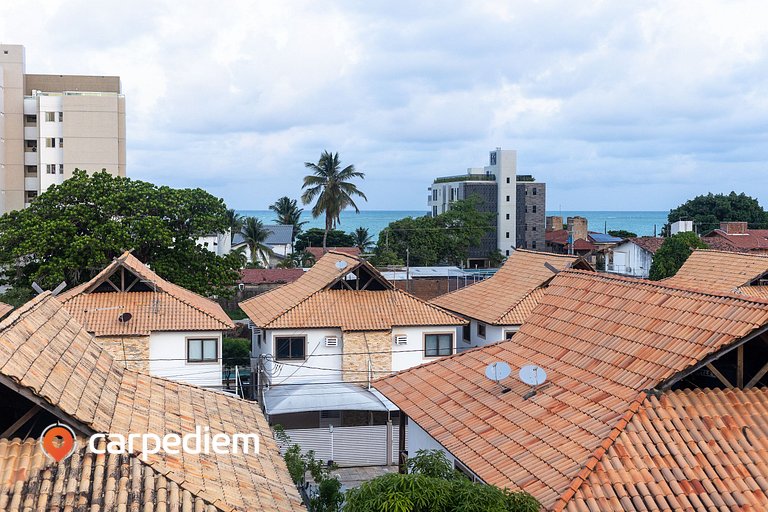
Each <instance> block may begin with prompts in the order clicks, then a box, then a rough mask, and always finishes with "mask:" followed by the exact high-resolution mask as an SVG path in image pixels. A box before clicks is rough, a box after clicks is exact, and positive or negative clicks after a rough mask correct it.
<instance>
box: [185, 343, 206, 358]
mask: <svg viewBox="0 0 768 512" xmlns="http://www.w3.org/2000/svg"><path fill="white" fill-rule="evenodd" d="M187 346H188V347H189V348H188V350H187V359H189V360H190V361H200V360H201V359H202V358H203V343H202V341H201V340H187Z"/></svg>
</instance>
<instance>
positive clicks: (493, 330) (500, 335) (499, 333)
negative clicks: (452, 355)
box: [459, 319, 520, 351]
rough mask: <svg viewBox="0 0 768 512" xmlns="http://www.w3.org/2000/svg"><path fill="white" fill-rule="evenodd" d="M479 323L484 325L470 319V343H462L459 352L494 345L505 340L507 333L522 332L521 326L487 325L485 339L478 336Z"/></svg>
mask: <svg viewBox="0 0 768 512" xmlns="http://www.w3.org/2000/svg"><path fill="white" fill-rule="evenodd" d="M479 323H482V322H478V321H477V320H473V319H470V329H471V339H470V343H469V344H467V343H465V342H464V341H460V342H459V351H462V350H468V349H470V348H475V347H483V346H485V345H490V344H492V343H496V342H498V341H502V340H504V339H505V333H506V332H507V331H514V332H517V331H518V330H520V326H519V325H490V324H485V337H484V338H483V337H481V336H480V335H478V334H477V325H478V324H479Z"/></svg>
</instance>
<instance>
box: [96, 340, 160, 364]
mask: <svg viewBox="0 0 768 512" xmlns="http://www.w3.org/2000/svg"><path fill="white" fill-rule="evenodd" d="M94 339H95V340H96V342H97V343H98V344H100V345H101V346H102V347H104V348H106V349H107V351H108V352H109V353H110V354H112V357H114V358H115V361H116V362H117V364H119V365H123V364H125V366H126V368H128V369H130V370H138V371H141V372H145V373H149V336H97V337H96V338H94Z"/></svg>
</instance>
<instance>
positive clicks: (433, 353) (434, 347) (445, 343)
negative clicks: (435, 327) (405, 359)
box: [424, 333, 453, 357]
mask: <svg viewBox="0 0 768 512" xmlns="http://www.w3.org/2000/svg"><path fill="white" fill-rule="evenodd" d="M451 354H453V334H450V333H446V334H425V335H424V355H425V356H426V357H440V356H449V355H451Z"/></svg>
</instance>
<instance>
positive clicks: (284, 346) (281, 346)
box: [275, 338, 291, 359]
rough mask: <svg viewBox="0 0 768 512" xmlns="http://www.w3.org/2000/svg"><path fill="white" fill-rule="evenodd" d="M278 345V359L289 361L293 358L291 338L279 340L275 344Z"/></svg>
mask: <svg viewBox="0 0 768 512" xmlns="http://www.w3.org/2000/svg"><path fill="white" fill-rule="evenodd" d="M275 344H276V345H277V349H276V351H277V358H278V359H288V358H289V357H290V356H291V339H290V338H277V341H276V343H275Z"/></svg>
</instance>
